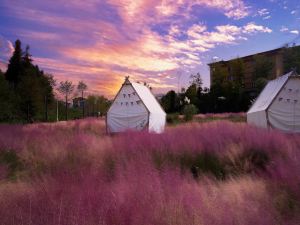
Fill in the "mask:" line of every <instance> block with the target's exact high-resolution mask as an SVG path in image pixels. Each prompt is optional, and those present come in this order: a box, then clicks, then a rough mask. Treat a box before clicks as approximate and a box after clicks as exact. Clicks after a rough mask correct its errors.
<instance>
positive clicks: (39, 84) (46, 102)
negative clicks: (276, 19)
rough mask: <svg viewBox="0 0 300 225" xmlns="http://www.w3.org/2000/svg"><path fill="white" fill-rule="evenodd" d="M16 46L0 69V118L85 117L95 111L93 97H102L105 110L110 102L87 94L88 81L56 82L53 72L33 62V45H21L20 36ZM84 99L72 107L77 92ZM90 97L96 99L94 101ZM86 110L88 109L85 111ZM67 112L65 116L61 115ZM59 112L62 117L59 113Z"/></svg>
mask: <svg viewBox="0 0 300 225" xmlns="http://www.w3.org/2000/svg"><path fill="white" fill-rule="evenodd" d="M14 47H15V49H14V52H13V55H12V56H11V58H10V60H9V63H8V66H7V70H6V71H5V72H2V71H1V70H0V122H24V123H26V122H30V123H31V122H35V121H56V120H57V119H59V120H61V119H65V120H68V119H69V118H72V119H74V118H82V117H85V116H91V115H95V113H93V114H91V113H90V110H91V109H90V108H91V106H94V105H95V100H94V99H97V100H98V99H101V101H100V100H99V101H98V104H101V106H100V107H99V106H98V108H97V109H101V110H102V111H101V113H102V114H105V113H106V111H107V109H108V107H109V104H110V102H109V101H108V100H107V99H106V98H105V97H103V96H88V97H87V98H84V94H85V91H86V90H87V88H88V87H87V85H86V84H85V83H84V82H83V81H80V82H79V83H78V85H74V84H73V83H72V82H71V81H62V82H60V83H59V84H57V82H56V80H55V79H54V78H53V76H52V75H51V74H48V73H45V72H44V71H43V70H41V69H40V68H39V67H38V66H37V65H34V64H33V60H32V56H31V54H30V51H29V50H30V47H29V46H26V48H25V51H23V49H22V44H21V41H20V40H16V42H15V46H14ZM55 91H57V92H58V93H60V95H62V96H63V97H64V101H60V100H59V99H58V94H56V96H55ZM76 92H77V93H78V94H79V95H81V97H82V99H83V102H84V103H83V104H84V105H83V107H81V108H79V109H78V108H77V109H75V108H72V107H70V100H71V99H70V98H71V97H73V96H74V95H76V94H77V93H76ZM90 99H93V101H94V102H93V103H92V102H91V100H90ZM85 110H88V111H89V113H88V114H87V115H85ZM62 114H63V115H64V118H63V117H62V116H61V115H62ZM58 116H59V117H58Z"/></svg>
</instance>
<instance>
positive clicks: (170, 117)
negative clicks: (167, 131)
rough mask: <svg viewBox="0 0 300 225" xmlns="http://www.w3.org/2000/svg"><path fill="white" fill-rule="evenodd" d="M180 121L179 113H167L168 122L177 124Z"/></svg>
mask: <svg viewBox="0 0 300 225" xmlns="http://www.w3.org/2000/svg"><path fill="white" fill-rule="evenodd" d="M178 122H179V114H178V113H172V114H167V123H168V124H177V123H178Z"/></svg>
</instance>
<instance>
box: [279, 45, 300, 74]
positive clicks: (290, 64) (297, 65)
mask: <svg viewBox="0 0 300 225" xmlns="http://www.w3.org/2000/svg"><path fill="white" fill-rule="evenodd" d="M283 67H284V73H288V72H290V71H291V70H295V71H296V72H297V73H298V74H300V46H294V47H290V48H284V50H283Z"/></svg>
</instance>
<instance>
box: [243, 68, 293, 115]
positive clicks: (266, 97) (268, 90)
mask: <svg viewBox="0 0 300 225" xmlns="http://www.w3.org/2000/svg"><path fill="white" fill-rule="evenodd" d="M292 75H294V72H293V71H292V72H289V73H287V74H285V75H283V76H280V77H279V78H277V79H275V80H271V81H269V82H268V84H267V85H266V87H265V88H264V89H263V91H262V92H261V93H260V95H259V96H258V98H257V99H256V101H255V102H254V104H253V105H252V106H251V108H250V110H249V111H248V112H247V113H253V112H258V111H264V110H266V109H267V108H268V107H269V106H270V105H271V103H272V102H273V100H274V98H275V97H276V96H277V94H278V93H279V92H280V90H281V89H282V88H283V86H284V85H285V83H286V82H287V80H288V79H289V77H290V76H292Z"/></svg>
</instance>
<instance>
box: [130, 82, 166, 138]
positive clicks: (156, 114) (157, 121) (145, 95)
mask: <svg viewBox="0 0 300 225" xmlns="http://www.w3.org/2000/svg"><path fill="white" fill-rule="evenodd" d="M132 86H133V88H134V89H135V90H136V92H137V94H138V96H139V97H140V98H141V100H142V101H143V103H144V104H145V106H146V107H147V109H148V110H149V112H150V117H149V131H150V132H156V133H162V132H163V131H164V128H165V123H166V113H165V112H164V110H163V109H162V108H161V106H160V104H159V103H158V102H157V100H156V99H155V97H154V96H153V94H152V93H151V91H150V90H149V88H148V87H146V86H145V85H142V84H139V83H134V82H132Z"/></svg>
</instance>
